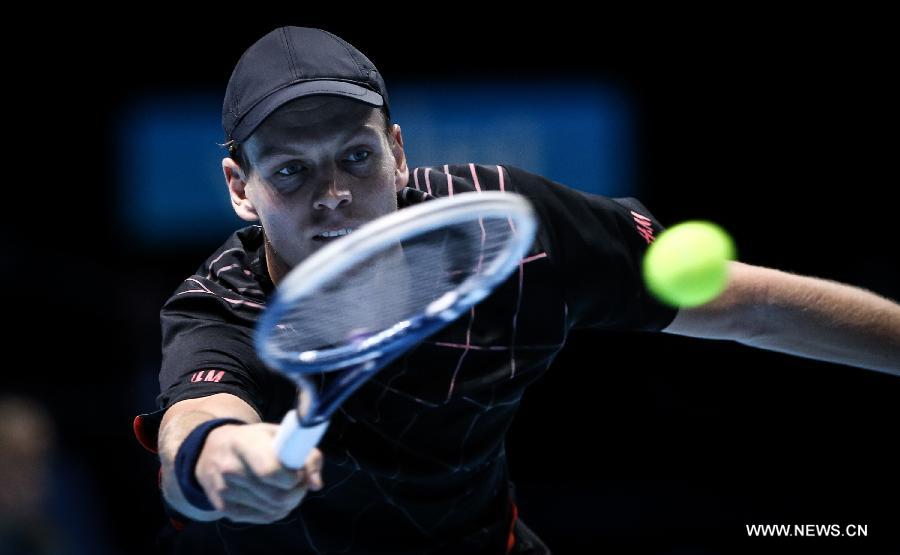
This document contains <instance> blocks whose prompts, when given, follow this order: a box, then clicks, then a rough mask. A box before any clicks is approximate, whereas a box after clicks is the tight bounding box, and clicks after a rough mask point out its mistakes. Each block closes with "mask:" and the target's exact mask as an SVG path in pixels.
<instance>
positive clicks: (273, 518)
mask: <svg viewBox="0 0 900 555" xmlns="http://www.w3.org/2000/svg"><path fill="white" fill-rule="evenodd" d="M222 512H223V513H224V516H225V518H227V519H228V520H231V521H234V522H242V523H247V524H271V523H273V522H277V521H279V520H283V519H284V518H286V517H287V516H288V515H289V514H290V513H291V511H290V510H285V511H266V510H262V509H260V508H259V507H254V506H251V505H246V504H243V503H240V502H238V501H231V502H229V503H228V504H227V505H226V506H225V510H224V511H222Z"/></svg>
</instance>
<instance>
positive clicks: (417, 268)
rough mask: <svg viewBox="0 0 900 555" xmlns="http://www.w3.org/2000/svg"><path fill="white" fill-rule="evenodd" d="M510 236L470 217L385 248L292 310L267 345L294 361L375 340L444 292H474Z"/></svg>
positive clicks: (495, 222)
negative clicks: (309, 353) (305, 354)
mask: <svg viewBox="0 0 900 555" xmlns="http://www.w3.org/2000/svg"><path fill="white" fill-rule="evenodd" d="M514 234H515V232H514V230H513V229H512V226H510V223H509V220H508V219H507V218H480V219H479V218H476V219H473V220H471V221H467V222H464V223H457V224H453V225H450V226H447V227H444V228H441V229H439V230H433V231H430V232H426V233H423V234H420V235H418V236H415V237H412V238H407V239H405V240H404V241H403V242H402V243H400V244H397V243H394V244H390V243H386V244H384V245H382V246H381V248H379V249H378V250H377V251H376V252H374V253H372V254H370V255H369V256H367V257H365V258H364V259H361V260H359V261H357V262H356V263H355V264H353V265H352V266H350V267H348V268H347V269H346V271H344V272H342V273H341V274H340V277H338V278H336V279H334V280H333V282H332V283H329V284H327V285H326V286H325V287H321V288H319V289H318V290H317V292H316V294H315V295H311V296H308V297H306V298H303V299H300V300H298V301H297V302H296V303H294V305H293V308H292V309H291V310H289V311H286V312H285V313H284V314H283V316H282V318H281V320H280V322H279V323H278V324H277V329H278V333H276V334H275V336H274V337H273V338H272V339H273V340H274V342H275V344H276V345H277V346H278V347H279V348H280V349H281V350H283V351H284V352H286V353H292V354H293V355H299V353H303V352H306V351H323V350H328V349H334V348H337V347H342V346H346V345H353V344H359V343H362V342H364V341H366V340H373V338H375V339H378V334H380V333H382V332H384V331H385V330H389V329H392V327H396V326H397V323H398V322H400V323H403V322H406V321H409V320H411V319H414V318H417V317H418V316H420V315H421V314H422V311H423V307H427V306H429V305H430V304H431V303H433V302H434V301H436V300H438V299H441V298H444V296H445V295H447V294H448V293H450V292H460V293H464V292H466V291H467V289H468V288H472V287H478V283H479V282H480V281H482V280H483V279H484V278H485V276H487V275H489V274H490V273H491V272H493V271H496V269H497V268H496V267H497V264H496V263H497V262H498V261H499V260H500V259H501V258H503V257H504V255H505V254H506V253H508V250H509V245H510V243H511V242H512V241H514V240H515V238H514Z"/></svg>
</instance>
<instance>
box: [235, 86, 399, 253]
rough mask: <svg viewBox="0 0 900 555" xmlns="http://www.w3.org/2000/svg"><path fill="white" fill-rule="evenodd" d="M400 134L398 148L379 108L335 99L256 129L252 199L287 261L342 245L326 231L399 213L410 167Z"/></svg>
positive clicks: (297, 107) (295, 105)
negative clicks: (399, 197)
mask: <svg viewBox="0 0 900 555" xmlns="http://www.w3.org/2000/svg"><path fill="white" fill-rule="evenodd" d="M394 133H395V137H397V139H398V143H397V144H393V145H392V143H391V142H390V141H389V140H388V138H387V137H386V136H385V132H384V121H383V119H382V115H381V113H380V112H379V110H378V109H376V108H372V107H371V106H368V105H365V104H362V103H360V102H356V101H353V100H349V99H344V98H340V97H327V96H313V97H306V98H301V99H297V100H295V101H293V102H290V103H288V104H285V105H284V106H282V107H280V108H279V109H278V110H276V111H275V112H274V113H273V114H272V115H271V116H269V117H268V118H267V119H266V120H265V121H264V122H263V124H262V125H261V126H260V127H259V128H258V129H257V130H256V131H254V133H253V135H252V136H251V137H250V138H249V139H248V140H247V141H246V143H245V144H244V149H245V150H244V152H245V153H246V156H247V158H248V159H249V162H250V164H251V165H252V167H253V170H254V171H253V173H252V174H251V175H250V176H249V177H248V179H247V181H246V185H245V187H244V194H245V197H246V201H249V203H250V205H252V210H253V211H255V214H256V216H257V217H258V218H259V220H260V222H261V223H262V226H263V229H264V230H265V233H266V236H267V238H268V240H269V243H270V244H271V247H272V248H273V249H274V251H275V253H276V255H277V257H278V258H279V259H280V260H279V262H280V263H281V264H283V265H284V266H286V267H287V268H291V267H293V266H295V265H296V264H298V263H300V262H301V261H302V260H303V259H305V258H306V257H307V256H309V255H310V254H312V253H313V252H315V251H316V250H318V249H319V248H321V247H322V246H324V245H325V244H326V243H328V242H330V241H334V240H336V238H335V237H326V236H324V235H323V234H329V235H333V234H334V233H335V232H343V231H345V230H346V229H347V228H350V229H358V228H359V227H360V226H361V225H362V224H364V223H365V222H368V221H370V220H373V219H375V218H377V217H379V216H382V215H385V214H388V213H390V212H394V211H396V210H397V197H396V194H395V193H396V190H397V189H399V188H400V187H402V186H403V185H404V184H405V181H404V180H403V179H401V177H400V176H401V175H402V174H403V173H404V172H405V169H406V166H405V160H404V156H403V150H402V138H400V136H399V128H396V127H395V132H394ZM226 176H227V172H226ZM245 177H246V175H245ZM232 198H233V199H234V188H233V187H232ZM239 214H240V211H239Z"/></svg>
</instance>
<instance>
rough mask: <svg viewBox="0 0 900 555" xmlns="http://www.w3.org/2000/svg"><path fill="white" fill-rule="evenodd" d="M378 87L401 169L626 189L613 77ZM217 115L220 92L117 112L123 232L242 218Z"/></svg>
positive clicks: (167, 240) (217, 227) (629, 154)
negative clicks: (534, 177)
mask: <svg viewBox="0 0 900 555" xmlns="http://www.w3.org/2000/svg"><path fill="white" fill-rule="evenodd" d="M388 94H389V95H390V98H391V110H392V119H393V121H394V122H395V123H398V124H399V125H400V126H401V128H402V129H403V136H404V144H405V148H406V154H407V157H408V159H409V161H410V166H411V167H415V166H432V165H433V166H437V165H443V164H448V163H449V164H454V163H468V162H474V163H476V164H481V163H483V164H498V163H499V164H507V165H513V166H519V167H521V168H523V169H526V170H528V171H531V172H533V173H537V174H541V175H544V176H547V177H549V178H550V179H553V180H554V181H558V182H560V183H565V184H566V185H569V186H571V187H574V188H577V189H581V190H583V191H587V192H591V193H597V194H603V195H606V196H626V195H629V194H633V193H634V191H633V190H634V164H635V160H634V151H635V145H634V141H635V133H634V117H633V109H632V106H631V104H630V103H629V101H628V99H627V96H626V95H625V94H624V93H623V92H622V91H620V90H617V89H616V88H615V87H613V86H611V85H606V84H603V83H601V82H598V81H569V82H566V81H559V80H557V81H553V82H551V83H542V82H540V81H520V82H516V81H512V82H510V81H502V82H497V81H495V82H491V81H471V82H468V83H466V82H456V83H455V84H453V85H449V86H441V87H435V86H430V85H426V84H424V83H411V82H406V83H403V82H400V83H398V84H396V85H393V86H392V87H391V88H389V90H388ZM220 120H221V95H220V94H218V93H216V94H209V95H201V94H194V95H185V96H173V95H159V96H144V97H140V98H136V99H134V100H133V102H132V103H131V104H130V105H128V106H126V107H125V108H124V110H123V116H122V117H121V118H120V120H119V121H120V125H119V128H118V130H117V133H118V139H117V141H116V144H117V145H118V152H117V180H116V183H117V185H118V190H117V192H116V193H117V198H118V202H119V207H118V208H119V209H118V211H117V213H118V215H119V217H120V218H121V220H120V224H121V229H123V230H125V231H127V233H129V234H130V235H131V236H132V237H133V238H135V239H137V240H139V241H140V242H141V243H142V244H145V245H147V246H151V245H158V246H168V245H170V244H171V242H172V241H173V240H176V241H179V242H181V243H182V244H184V243H185V242H186V241H192V242H194V243H195V244H198V243H199V244H205V243H207V242H209V241H213V240H221V239H222V238H224V237H226V236H227V235H228V233H229V232H230V231H232V230H234V229H236V228H237V227H240V226H241V225H246V224H243V223H242V222H241V221H240V220H239V219H238V218H237V216H236V215H235V214H234V212H233V211H232V209H231V206H230V203H229V199H228V194H227V190H226V188H225V182H224V179H223V176H222V170H221V164H220V163H221V160H222V157H223V156H224V153H225V150H224V149H223V148H221V147H220V146H219V143H222V142H223V141H224V139H223V134H222V128H221V124H220ZM163 160H164V161H165V163H159V161H163ZM154 161H155V162H154Z"/></svg>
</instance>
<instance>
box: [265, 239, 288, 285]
mask: <svg viewBox="0 0 900 555" xmlns="http://www.w3.org/2000/svg"><path fill="white" fill-rule="evenodd" d="M265 247H266V270H268V272H269V279H271V280H272V284H273V285H278V282H280V281H281V280H282V279H284V276H286V275H287V273H288V272H289V271H290V270H291V269H290V268H289V267H288V265H287V264H285V262H284V260H282V259H281V257H280V256H278V253H277V252H275V248H274V247H272V243H270V242H269V239H268V237H267V238H266V244H265Z"/></svg>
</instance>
